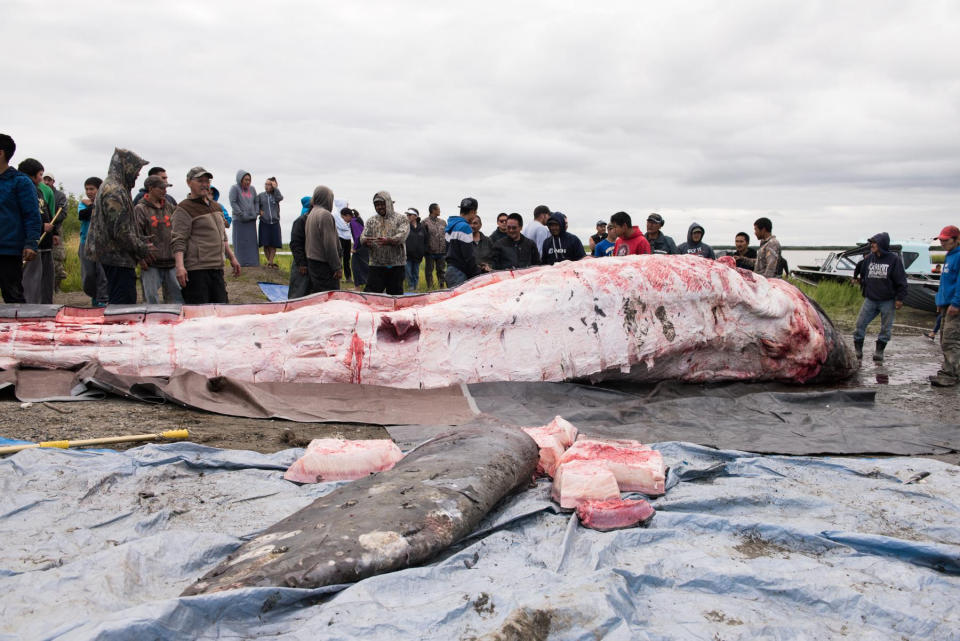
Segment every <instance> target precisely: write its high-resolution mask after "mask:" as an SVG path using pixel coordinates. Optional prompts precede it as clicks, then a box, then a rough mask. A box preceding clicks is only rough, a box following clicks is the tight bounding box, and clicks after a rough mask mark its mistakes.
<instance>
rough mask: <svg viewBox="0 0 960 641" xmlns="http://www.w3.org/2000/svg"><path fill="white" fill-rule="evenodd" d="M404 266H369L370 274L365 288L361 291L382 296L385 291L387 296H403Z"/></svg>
mask: <svg viewBox="0 0 960 641" xmlns="http://www.w3.org/2000/svg"><path fill="white" fill-rule="evenodd" d="M405 268H406V266H405V265H397V266H395V267H379V266H374V265H370V274H369V275H368V276H367V287H366V289H364V290H363V291H365V292H373V293H374V294H382V293H383V292H384V291H386V292H387V293H388V294H393V295H394V296H400V295H401V294H403V276H404V273H405Z"/></svg>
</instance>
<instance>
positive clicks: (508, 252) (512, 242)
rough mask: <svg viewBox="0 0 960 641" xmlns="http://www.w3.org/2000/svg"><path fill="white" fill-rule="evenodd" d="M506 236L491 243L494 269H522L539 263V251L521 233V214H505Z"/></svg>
mask: <svg viewBox="0 0 960 641" xmlns="http://www.w3.org/2000/svg"><path fill="white" fill-rule="evenodd" d="M506 229H507V237H506V238H501V239H500V240H498V241H497V242H496V243H494V244H493V268H494V269H524V268H525V267H531V266H533V265H539V264H540V252H538V251H537V246H536V245H534V244H533V241H532V240H530V239H529V238H527V237H526V236H524V235H523V216H521V215H520V214H516V213H514V214H510V215H509V216H507V225H506Z"/></svg>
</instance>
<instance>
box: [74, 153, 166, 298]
mask: <svg viewBox="0 0 960 641" xmlns="http://www.w3.org/2000/svg"><path fill="white" fill-rule="evenodd" d="M146 164H147V161H146V160H144V159H143V158H141V157H140V156H138V155H137V154H135V153H133V152H132V151H129V150H127V149H115V150H114V152H113V158H111V159H110V169H108V170H107V179H106V180H104V181H103V185H102V186H101V187H100V190H99V191H98V192H97V198H96V200H95V201H94V210H95V211H96V212H97V213H96V215H95V216H94V217H93V218H92V219H91V220H90V230H89V231H88V232H87V243H86V251H87V258H89V259H90V260H94V261H96V262H98V263H100V264H101V265H103V271H104V272H105V273H106V275H107V290H108V294H107V297H108V300H109V302H110V303H111V304H113V305H135V304H136V303H137V271H136V267H137V263H139V262H140V261H141V260H144V259H145V258H147V257H149V256H150V255H151V251H152V250H153V246H152V245H150V244H149V243H148V241H147V239H146V238H144V237H143V236H141V235H140V232H139V229H138V227H137V224H136V216H135V214H134V212H133V201H132V200H131V198H130V190H131V189H133V187H134V186H135V185H136V184H137V176H139V175H140V169H142V168H143V166H144V165H146Z"/></svg>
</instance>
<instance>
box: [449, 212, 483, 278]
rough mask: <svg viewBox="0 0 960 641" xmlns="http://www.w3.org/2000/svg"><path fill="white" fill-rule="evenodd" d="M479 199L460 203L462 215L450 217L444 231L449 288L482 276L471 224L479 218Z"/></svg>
mask: <svg viewBox="0 0 960 641" xmlns="http://www.w3.org/2000/svg"><path fill="white" fill-rule="evenodd" d="M477 206H478V205H477V199H476V198H464V199H463V200H461V201H460V215H459V216H450V220H448V221H447V227H446V229H445V230H444V238H445V239H446V241H447V271H446V274H445V280H446V281H447V287H450V288H453V287H456V286H457V285H461V284H463V283H465V282H466V281H467V280H468V279H470V278H473V277H474V276H477V275H479V274H480V265H478V264H477V249H476V245H474V244H473V228H472V227H470V222H471V221H472V220H473V219H474V218H476V217H477Z"/></svg>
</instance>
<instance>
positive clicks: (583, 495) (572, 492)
mask: <svg viewBox="0 0 960 641" xmlns="http://www.w3.org/2000/svg"><path fill="white" fill-rule="evenodd" d="M552 495H553V500H554V501H556V502H557V503H559V504H560V507H562V508H566V509H571V508H575V507H577V506H578V505H579V504H580V503H582V502H583V501H589V500H591V499H592V500H600V501H605V500H609V499H619V498H620V488H619V487H618V486H617V478H616V477H615V476H614V475H613V472H611V471H610V469H609V468H608V467H607V466H606V465H605V464H604V463H602V462H598V461H570V462H569V463H562V464H561V465H560V466H559V467H558V468H557V474H556V476H555V477H554V479H553V490H552Z"/></svg>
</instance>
